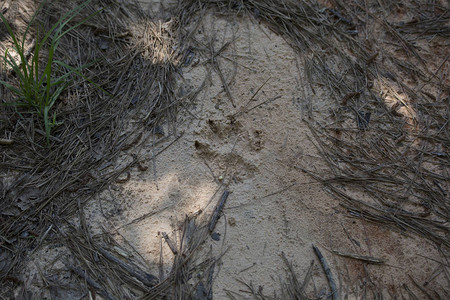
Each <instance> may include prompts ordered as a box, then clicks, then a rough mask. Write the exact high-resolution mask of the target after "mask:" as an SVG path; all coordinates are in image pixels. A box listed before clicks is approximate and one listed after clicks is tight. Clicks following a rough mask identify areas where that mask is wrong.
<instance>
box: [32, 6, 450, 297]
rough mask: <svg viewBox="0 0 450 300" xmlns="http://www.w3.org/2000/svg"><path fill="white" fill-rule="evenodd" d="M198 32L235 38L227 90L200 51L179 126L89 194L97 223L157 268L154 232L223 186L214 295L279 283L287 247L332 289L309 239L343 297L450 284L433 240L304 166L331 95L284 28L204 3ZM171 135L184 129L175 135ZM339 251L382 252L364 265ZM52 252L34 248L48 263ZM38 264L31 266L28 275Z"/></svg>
mask: <svg viewBox="0 0 450 300" xmlns="http://www.w3.org/2000/svg"><path fill="white" fill-rule="evenodd" d="M141 2H145V1H141ZM196 32H197V33H196V35H195V39H196V40H197V41H198V45H199V48H208V47H209V45H212V46H213V48H214V49H215V51H219V49H221V48H222V46H224V45H226V43H227V42H230V43H229V44H228V45H227V46H226V47H225V48H224V49H223V51H221V52H220V55H218V56H216V57H215V61H216V63H217V64H219V65H220V70H221V71H222V75H223V78H225V80H226V81H227V82H228V83H229V93H227V92H226V91H225V89H224V87H223V84H222V80H221V75H220V74H219V72H218V71H217V69H215V68H213V67H212V64H211V61H209V58H210V57H208V56H206V55H204V54H202V52H201V51H194V55H193V57H192V61H191V62H190V64H189V65H188V66H186V67H185V68H184V69H183V75H182V76H180V77H179V80H178V90H179V93H180V95H186V97H187V98H188V97H189V96H190V95H191V93H192V92H193V91H195V90H197V89H198V88H200V87H201V86H202V85H203V84H204V85H205V86H204V88H203V89H201V92H200V93H199V94H198V96H197V97H196V99H195V100H194V101H192V102H191V103H190V104H186V105H185V106H184V109H182V110H181V112H180V114H179V116H178V118H179V119H178V124H177V128H176V131H174V130H173V128H168V126H167V124H162V128H163V130H164V135H162V134H160V135H155V136H152V137H151V138H150V139H149V140H147V141H146V145H147V147H145V149H144V150H143V152H141V153H140V154H142V155H143V159H142V161H141V164H142V166H144V167H148V168H147V169H146V170H145V171H141V170H139V169H138V168H135V169H133V170H131V171H130V172H131V174H130V175H131V177H130V180H128V181H127V182H125V183H115V184H113V185H112V186H110V187H109V188H108V189H106V190H105V191H103V192H102V193H101V194H99V195H98V196H97V197H96V199H94V200H93V201H92V202H91V203H90V204H89V205H88V207H87V209H86V217H87V220H88V221H89V226H90V227H91V228H92V230H93V232H94V234H95V233H100V232H101V229H102V228H103V229H105V230H107V231H109V232H110V233H112V234H113V235H114V236H115V237H116V238H118V239H124V240H126V241H127V242H128V243H129V244H130V245H131V246H132V247H133V248H134V249H135V250H136V251H137V252H139V253H140V254H141V255H142V256H143V258H144V259H145V260H146V261H147V262H148V265H149V266H150V268H151V269H152V270H154V274H157V273H158V269H157V264H158V263H159V260H160V246H159V245H160V244H159V241H160V236H159V233H160V232H166V233H168V234H169V235H170V236H172V237H173V235H174V232H175V231H176V229H177V228H178V226H179V223H180V222H182V221H183V219H184V216H185V215H186V214H187V215H193V214H198V213H205V211H211V210H212V209H213V208H214V205H215V204H216V203H217V201H218V199H219V198H220V195H221V194H222V192H223V190H225V189H227V190H229V191H230V196H229V197H228V201H227V203H226V206H225V209H224V213H223V215H222V216H221V218H220V220H219V222H218V224H217V227H216V232H217V233H218V236H217V235H215V240H214V239H212V238H210V239H208V241H207V242H206V244H205V245H204V251H205V252H206V251H209V249H212V250H213V253H214V255H215V256H216V257H218V256H220V255H221V254H224V255H223V256H222V258H221V260H220V263H219V267H218V268H216V273H215V280H214V298H215V299H227V293H226V292H227V291H232V292H234V293H239V295H240V296H239V297H238V299H247V298H245V296H243V295H245V294H243V293H242V292H240V290H242V289H245V288H244V286H243V285H242V284H241V283H239V280H241V281H243V282H246V283H250V282H252V283H253V284H254V286H262V287H263V292H264V294H266V295H273V293H274V292H277V293H278V294H279V289H280V277H283V276H284V274H285V271H286V266H285V264H284V263H283V260H282V258H281V254H282V253H284V254H285V255H286V257H287V258H288V260H289V261H292V263H293V266H294V269H295V270H296V272H297V274H298V275H299V278H303V276H304V275H305V274H306V271H307V269H308V267H309V266H310V264H311V261H313V260H314V261H315V266H314V268H313V277H312V279H313V280H312V283H311V285H310V287H309V288H308V291H309V293H310V295H311V296H318V295H322V296H324V295H326V290H325V288H326V289H328V290H329V288H328V286H327V281H326V278H325V276H324V273H323V271H322V269H321V267H320V264H319V263H318V261H317V258H316V257H315V255H314V252H313V250H312V245H313V244H314V245H316V246H317V247H319V248H320V249H321V251H322V253H323V254H324V256H325V258H326V259H327V261H328V263H329V264H330V266H331V269H332V271H333V274H334V276H335V279H336V281H337V282H338V285H339V288H340V294H341V297H342V298H343V299H345V298H346V297H347V298H348V299H356V298H358V299H359V298H361V297H362V295H364V293H365V291H366V290H367V289H368V287H376V288H377V289H380V290H382V291H383V294H384V295H385V296H386V297H387V298H391V297H393V295H394V294H395V295H399V294H400V295H404V296H407V295H408V294H407V292H406V290H405V289H404V288H403V287H402V285H403V284H407V285H408V287H409V288H411V289H413V290H414V291H417V289H416V288H415V287H414V286H413V284H412V281H411V277H412V278H413V279H414V280H415V281H416V282H418V283H419V284H424V283H425V282H429V285H428V286H427V288H429V289H430V290H436V291H439V292H440V293H441V294H442V293H443V291H445V290H448V289H449V286H448V281H447V279H446V278H445V272H442V271H440V270H439V266H440V265H441V263H440V256H439V253H438V251H437V249H436V248H435V247H434V246H433V245H432V244H431V243H430V242H428V241H426V240H423V239H420V238H418V237H415V236H407V235H405V234H402V233H400V232H399V231H396V230H394V229H392V228H387V227H383V226H380V225H377V224H372V223H369V222H364V220H361V219H356V218H351V217H350V216H349V214H348V213H347V212H346V211H345V210H344V209H343V208H342V207H340V205H339V201H338V200H337V199H334V198H333V197H331V196H330V194H329V193H328V192H327V191H326V190H324V188H323V186H322V185H320V184H319V183H318V182H316V181H315V180H313V179H312V178H311V177H309V176H308V175H307V174H305V173H303V172H302V171H301V168H303V167H307V168H308V169H316V170H321V169H324V162H323V160H322V158H321V157H320V155H319V153H318V151H317V149H316V146H315V145H314V143H313V139H312V138H311V133H310V131H309V129H308V126H307V124H306V123H305V121H304V118H305V117H306V116H307V115H308V114H309V113H312V115H313V116H314V117H315V118H318V119H320V118H321V117H323V116H324V115H325V112H326V111H327V109H328V103H327V101H328V98H327V94H326V93H325V92H324V91H320V90H316V91H315V94H313V93H312V91H311V89H310V87H309V86H308V85H307V84H306V83H305V82H306V79H305V78H306V75H305V72H304V67H303V60H302V57H301V56H298V55H296V54H295V53H294V51H293V50H292V49H291V48H290V47H289V46H288V45H287V43H286V42H285V41H284V40H283V38H282V37H280V36H277V35H275V34H274V33H272V32H271V31H270V30H269V29H267V28H266V27H265V26H264V25H263V24H258V23H257V22H255V21H254V20H252V19H250V18H247V17H242V18H231V17H230V18H229V17H225V16H220V15H217V14H215V13H214V12H208V13H207V15H206V16H205V17H204V19H203V21H202V25H201V26H199V27H198V30H197V31H196ZM229 95H231V98H232V100H231V99H230V96H229ZM232 102H233V103H232ZM233 104H234V105H233ZM169 134H170V136H169ZM174 137H179V138H178V139H176V141H175V142H174V143H172V142H173V141H174ZM164 138H166V139H164ZM161 139H162V141H160V140H161ZM156 141H159V142H158V143H156ZM155 144H156V146H154V145H155ZM130 151H132V150H130ZM131 154H132V152H127V153H124V154H123V157H122V159H123V160H124V161H126V160H127V159H130V157H131V156H130V155H131ZM124 176H125V175H124ZM119 234H120V235H119ZM162 250H163V259H164V262H165V266H166V270H165V271H166V272H167V271H168V270H169V269H170V267H171V265H170V262H171V259H172V253H171V252H170V249H169V247H167V245H163V248H162ZM332 250H336V251H340V252H343V253H353V254H359V255H365V256H371V257H376V258H380V259H385V260H386V263H385V264H381V265H373V264H367V263H363V262H362V261H358V260H355V259H350V258H345V257H342V256H338V255H335V254H333V252H332ZM46 251H47V252H48V249H46V248H44V249H42V250H40V251H38V252H36V253H35V254H34V255H35V257H38V258H39V260H40V261H42V262H43V257H44V256H45V255H46V253H47V252H46ZM34 266H35V265H33V266H32V267H31V268H34ZM60 267H63V266H60ZM54 268H58V266H54ZM37 272H38V271H36V269H34V271H30V272H29V277H30V278H32V277H33V274H36V273H37ZM436 274H437V275H436ZM444 293H445V292H444ZM372 296H373V295H368V297H369V298H370V297H372ZM250 298H251V297H250V296H249V297H248V299H250Z"/></svg>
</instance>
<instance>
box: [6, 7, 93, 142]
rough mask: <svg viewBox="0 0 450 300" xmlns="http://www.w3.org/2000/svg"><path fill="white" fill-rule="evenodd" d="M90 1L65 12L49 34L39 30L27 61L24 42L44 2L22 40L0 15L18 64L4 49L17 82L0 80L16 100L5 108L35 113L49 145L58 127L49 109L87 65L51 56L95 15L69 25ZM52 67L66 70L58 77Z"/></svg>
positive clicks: (54, 114)
mask: <svg viewBox="0 0 450 300" xmlns="http://www.w3.org/2000/svg"><path fill="white" fill-rule="evenodd" d="M89 2H91V0H88V1H85V2H84V3H82V4H80V5H78V6H76V7H75V8H73V9H72V10H70V11H69V12H67V13H66V14H65V15H63V16H62V17H61V18H60V19H59V20H58V22H56V23H55V24H54V25H53V27H52V28H51V29H50V30H49V31H47V32H44V33H43V34H41V33H40V31H39V30H38V31H37V37H36V45H35V46H34V50H33V51H32V55H31V57H30V58H28V57H27V55H26V49H25V41H26V38H27V35H28V34H29V32H30V27H31V25H32V24H33V22H34V20H35V18H36V15H37V14H38V12H39V11H40V10H41V8H42V6H43V5H44V4H45V1H44V2H43V3H42V4H41V5H40V6H39V7H38V9H37V10H36V13H35V14H34V15H33V17H32V19H31V21H30V23H29V24H28V26H27V27H26V30H25V33H24V34H23V36H22V38H21V39H19V38H18V37H17V36H16V35H15V34H14V32H13V30H12V29H11V26H10V24H9V23H8V21H7V20H6V18H5V16H4V15H3V14H2V13H0V18H1V19H2V21H3V23H4V24H5V26H6V28H7V30H8V32H9V34H10V35H11V38H12V41H13V50H14V52H16V53H17V54H18V56H19V59H18V62H17V61H16V59H15V58H14V57H13V55H12V54H11V50H10V49H6V51H5V53H4V55H3V63H4V65H5V66H6V67H9V68H10V69H11V70H12V71H13V73H14V74H15V75H16V76H17V79H18V82H17V83H16V84H11V83H9V82H6V81H2V80H0V83H1V84H2V85H4V86H5V87H6V88H8V89H9V90H10V91H11V92H12V93H13V94H14V95H15V96H16V97H17V98H16V100H15V101H14V102H10V103H6V105H12V106H16V107H26V108H30V109H31V110H32V111H33V112H34V113H37V114H38V116H39V117H40V118H41V119H42V120H43V122H44V126H45V134H46V140H47V144H49V139H50V134H51V130H52V128H53V127H54V126H56V125H57V124H58V123H57V122H56V112H53V115H52V113H51V109H52V107H53V106H54V105H55V103H56V101H57V99H58V98H59V96H60V95H61V93H62V92H63V91H64V89H65V88H66V87H67V86H68V83H69V78H70V76H71V75H72V74H73V73H76V74H77V75H79V76H82V77H84V76H83V75H82V74H81V71H82V70H83V69H84V68H85V67H86V66H87V65H83V66H80V67H77V68H73V67H71V66H69V65H67V64H66V63H64V62H62V61H59V60H56V59H55V58H54V55H55V53H56V49H57V48H58V45H59V43H60V41H61V38H63V37H64V36H65V35H66V34H67V33H69V32H71V31H72V30H74V29H76V28H77V27H79V26H80V25H82V24H83V23H84V22H86V21H87V20H88V19H90V18H91V17H93V16H94V15H96V14H97V13H98V12H96V13H94V14H92V15H90V16H88V17H87V18H85V19H83V20H82V21H81V22H78V23H77V24H75V25H72V26H70V27H69V26H68V23H69V22H70V21H71V20H72V19H73V18H74V17H75V16H76V15H78V14H79V13H80V11H81V10H82V9H83V8H85V7H86V6H87V5H88V4H89ZM45 51H46V52H47V55H46V59H44V60H43V61H44V64H43V65H41V64H40V59H42V58H43V57H44V52H45ZM55 68H56V69H60V68H64V69H65V70H68V71H67V72H66V73H64V74H63V75H61V76H56V72H55Z"/></svg>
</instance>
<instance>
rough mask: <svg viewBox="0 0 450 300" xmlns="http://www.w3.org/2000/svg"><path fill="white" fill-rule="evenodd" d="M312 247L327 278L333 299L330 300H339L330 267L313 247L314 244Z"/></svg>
mask: <svg viewBox="0 0 450 300" xmlns="http://www.w3.org/2000/svg"><path fill="white" fill-rule="evenodd" d="M312 247H313V249H314V252H315V253H316V255H317V257H318V258H319V261H320V263H321V265H322V268H323V271H324V272H325V275H326V276H327V279H328V283H329V284H330V288H331V295H332V297H333V298H332V299H333V300H339V294H338V292H337V288H336V283H335V282H334V279H333V275H332V274H331V270H330V267H329V266H328V263H327V261H326V260H325V257H323V255H322V253H321V252H320V250H319V249H318V248H317V247H316V246H314V244H313V245H312Z"/></svg>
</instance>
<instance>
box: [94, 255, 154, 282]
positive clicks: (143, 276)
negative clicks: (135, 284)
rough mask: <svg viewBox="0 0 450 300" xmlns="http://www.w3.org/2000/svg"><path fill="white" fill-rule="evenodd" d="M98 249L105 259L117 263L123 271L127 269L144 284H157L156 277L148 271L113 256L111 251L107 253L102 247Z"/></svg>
mask: <svg viewBox="0 0 450 300" xmlns="http://www.w3.org/2000/svg"><path fill="white" fill-rule="evenodd" d="M98 251H99V252H100V253H101V254H102V255H103V256H104V257H106V258H107V259H109V260H110V261H112V262H115V263H116V264H118V265H119V266H120V267H121V268H122V269H124V270H125V271H127V272H128V273H129V274H130V275H131V276H133V277H134V278H136V279H138V280H139V281H140V282H142V283H143V284H144V285H146V286H148V287H154V286H155V285H156V284H158V278H157V277H156V276H153V275H151V274H149V273H146V272H144V271H142V270H140V269H138V268H137V267H134V268H133V267H132V266H130V265H128V264H126V263H124V262H123V261H121V260H120V259H118V258H117V257H115V256H114V255H112V254H111V253H109V252H108V251H106V250H105V249H103V248H98Z"/></svg>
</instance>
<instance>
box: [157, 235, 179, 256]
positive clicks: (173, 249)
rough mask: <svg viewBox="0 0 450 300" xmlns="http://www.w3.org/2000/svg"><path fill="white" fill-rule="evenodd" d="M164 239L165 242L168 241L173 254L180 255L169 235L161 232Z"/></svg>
mask: <svg viewBox="0 0 450 300" xmlns="http://www.w3.org/2000/svg"><path fill="white" fill-rule="evenodd" d="M161 235H162V237H163V238H164V240H165V241H166V243H167V245H168V246H169V248H170V250H172V253H173V254H175V255H177V254H178V249H177V247H176V246H175V244H174V242H173V241H172V240H171V239H170V238H169V236H168V235H167V233H165V232H161Z"/></svg>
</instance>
